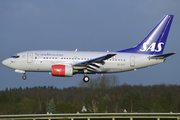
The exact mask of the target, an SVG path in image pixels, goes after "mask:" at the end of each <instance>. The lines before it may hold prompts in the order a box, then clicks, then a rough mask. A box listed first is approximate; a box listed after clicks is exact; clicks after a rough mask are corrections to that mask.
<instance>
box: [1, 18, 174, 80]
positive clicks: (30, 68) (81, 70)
mask: <svg viewBox="0 0 180 120" xmlns="http://www.w3.org/2000/svg"><path fill="white" fill-rule="evenodd" d="M173 17H174V15H165V16H164V17H163V18H162V19H161V20H160V22H159V23H158V24H157V25H156V26H155V27H154V28H153V30H152V31H151V32H150V33H149V34H148V35H147V36H146V37H145V38H144V39H143V41H142V42H140V43H139V44H138V45H137V46H135V47H132V48H129V49H125V50H120V51H116V52H109V51H107V52H91V51H78V50H77V49H76V50H75V51H59V50H35V51H25V52H20V53H17V54H15V55H13V56H11V57H10V58H7V59H5V60H4V61H2V64H3V65H5V66H7V67H9V68H12V69H14V70H15V72H17V73H23V74H24V75H23V77H22V78H23V79H24V80H25V79H26V78H27V77H26V72H49V73H50V74H51V75H52V76H56V77H72V76H73V75H75V74H84V78H83V81H84V82H88V81H89V80H90V78H89V77H88V76H87V74H105V73H118V72H125V71H131V70H137V69H140V68H145V67H149V66H152V65H156V64H159V63H163V62H165V60H166V58H167V57H169V56H171V55H173V54H175V53H167V54H163V51H164V47H165V44H166V40H167V37H168V33H169V30H170V27H171V23H172V20H173Z"/></svg>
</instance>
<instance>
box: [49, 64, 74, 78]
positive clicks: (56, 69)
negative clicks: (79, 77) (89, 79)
mask: <svg viewBox="0 0 180 120" xmlns="http://www.w3.org/2000/svg"><path fill="white" fill-rule="evenodd" d="M51 74H52V76H57V77H72V76H73V68H72V66H70V65H53V66H52V68H51Z"/></svg>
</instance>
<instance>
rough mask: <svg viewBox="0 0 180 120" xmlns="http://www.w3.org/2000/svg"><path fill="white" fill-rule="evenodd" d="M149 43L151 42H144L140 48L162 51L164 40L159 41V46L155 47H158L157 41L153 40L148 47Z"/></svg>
mask: <svg viewBox="0 0 180 120" xmlns="http://www.w3.org/2000/svg"><path fill="white" fill-rule="evenodd" d="M148 44H149V42H145V43H144V44H143V48H142V49H140V51H143V52H144V51H149V50H151V52H154V51H155V52H160V51H161V50H162V45H164V43H163V42H160V43H158V46H157V49H155V47H156V42H153V43H152V44H151V45H150V46H149V47H148Z"/></svg>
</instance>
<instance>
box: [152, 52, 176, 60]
mask: <svg viewBox="0 0 180 120" xmlns="http://www.w3.org/2000/svg"><path fill="white" fill-rule="evenodd" d="M173 54H176V53H167V54H163V55H156V56H151V57H149V59H165V58H167V57H169V56H171V55H173Z"/></svg>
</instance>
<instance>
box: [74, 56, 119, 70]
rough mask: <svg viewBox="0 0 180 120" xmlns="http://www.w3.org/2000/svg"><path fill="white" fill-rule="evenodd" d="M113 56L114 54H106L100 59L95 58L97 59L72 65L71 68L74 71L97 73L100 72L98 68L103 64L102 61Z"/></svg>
mask: <svg viewBox="0 0 180 120" xmlns="http://www.w3.org/2000/svg"><path fill="white" fill-rule="evenodd" d="M115 55H116V54H107V55H104V56H101V57H97V58H93V59H90V60H87V61H83V62H79V63H76V64H73V65H72V66H73V67H74V68H75V69H87V70H88V71H91V72H98V71H99V72H100V71H102V70H100V69H99V68H100V66H102V65H103V64H104V63H105V62H104V60H107V59H109V58H111V57H113V56H115Z"/></svg>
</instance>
